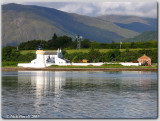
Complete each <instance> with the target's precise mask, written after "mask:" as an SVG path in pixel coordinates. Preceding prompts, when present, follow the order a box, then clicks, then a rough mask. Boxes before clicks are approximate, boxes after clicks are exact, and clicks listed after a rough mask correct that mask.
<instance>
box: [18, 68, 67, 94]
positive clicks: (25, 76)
mask: <svg viewBox="0 0 160 121" xmlns="http://www.w3.org/2000/svg"><path fill="white" fill-rule="evenodd" d="M65 74H66V73H65V72H54V73H53V72H50V71H33V72H28V71H18V83H30V84H31V86H32V87H35V88H36V94H37V95H40V94H42V93H43V94H44V92H47V93H49V92H54V93H55V94H58V93H59V92H60V90H61V88H62V86H63V85H65V80H66V78H65ZM46 95H47V94H46Z"/></svg>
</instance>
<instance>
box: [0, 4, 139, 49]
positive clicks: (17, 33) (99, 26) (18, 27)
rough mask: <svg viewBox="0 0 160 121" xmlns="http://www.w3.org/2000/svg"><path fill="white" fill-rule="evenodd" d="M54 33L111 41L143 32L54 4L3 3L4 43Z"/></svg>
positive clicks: (49, 36) (47, 38)
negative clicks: (58, 7) (53, 5)
mask: <svg viewBox="0 0 160 121" xmlns="http://www.w3.org/2000/svg"><path fill="white" fill-rule="evenodd" d="M53 33H57V35H58V36H60V35H68V36H71V37H72V38H75V36H76V35H77V34H80V35H82V36H83V38H88V39H90V40H91V41H93V40H96V41H98V42H108V43H110V42H112V41H115V42H116V41H119V40H120V39H123V38H130V37H134V36H136V35H138V34H139V33H138V32H135V31H131V30H127V29H124V28H121V27H119V26H117V25H116V24H114V23H112V22H107V21H103V20H99V19H97V18H94V17H88V16H82V15H77V14H70V13H66V12H62V11H59V10H56V9H52V8H45V7H40V6H33V5H20V4H6V5H2V44H3V46H5V45H17V44H19V43H20V42H23V41H28V40H33V39H43V40H49V39H50V38H51V37H52V35H53Z"/></svg>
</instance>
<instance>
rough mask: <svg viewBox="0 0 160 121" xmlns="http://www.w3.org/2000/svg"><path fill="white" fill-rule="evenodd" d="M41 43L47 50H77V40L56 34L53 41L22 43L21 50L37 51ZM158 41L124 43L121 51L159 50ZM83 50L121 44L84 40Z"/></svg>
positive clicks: (114, 47)
mask: <svg viewBox="0 0 160 121" xmlns="http://www.w3.org/2000/svg"><path fill="white" fill-rule="evenodd" d="M39 43H41V44H42V45H43V48H44V49H45V50H52V49H53V50H56V49H57V48H62V49H76V48H77V40H72V38H71V37H68V36H60V37H58V36H57V35H56V34H55V33H54V35H53V37H52V39H50V40H48V41H45V40H32V41H27V42H22V43H20V44H19V46H18V48H19V50H36V49H37V45H38V44H39ZM157 46H158V42H157V41H147V42H130V43H129V42H123V43H122V45H121V49H135V48H157ZM81 48H94V49H120V43H115V42H114V41H112V43H99V42H96V41H93V42H91V41H90V40H89V39H84V40H82V41H81Z"/></svg>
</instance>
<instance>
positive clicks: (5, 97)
mask: <svg viewBox="0 0 160 121" xmlns="http://www.w3.org/2000/svg"><path fill="white" fill-rule="evenodd" d="M1 90H2V96H1V107H2V108H1V109H2V110H1V114H2V118H138V119H139V118H157V116H158V115H157V113H158V101H157V100H158V95H157V94H158V77H157V72H152V71H144V72H143V71H120V72H105V71H104V72H103V71H97V72H96V71H92V72H89V71H84V72H82V71H3V72H2V89H1Z"/></svg>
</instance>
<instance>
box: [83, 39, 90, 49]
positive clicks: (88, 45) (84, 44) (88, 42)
mask: <svg viewBox="0 0 160 121" xmlns="http://www.w3.org/2000/svg"><path fill="white" fill-rule="evenodd" d="M81 47H82V48H89V47H90V41H89V39H84V40H83V41H81Z"/></svg>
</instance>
